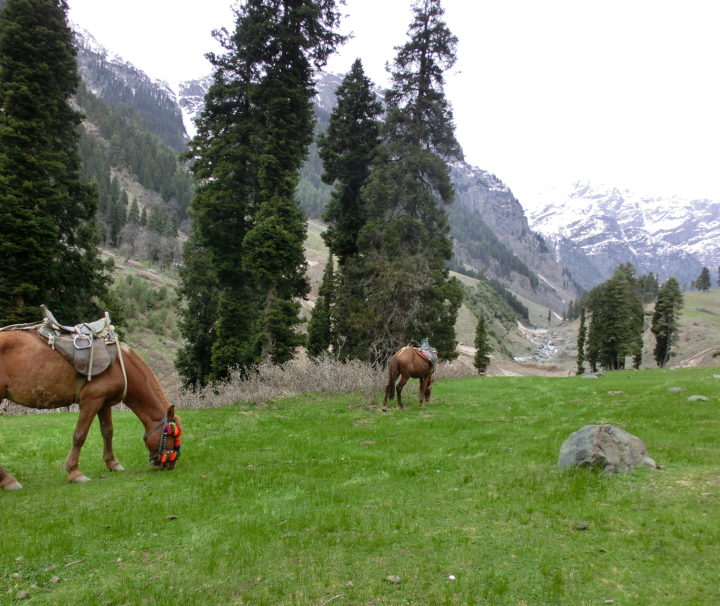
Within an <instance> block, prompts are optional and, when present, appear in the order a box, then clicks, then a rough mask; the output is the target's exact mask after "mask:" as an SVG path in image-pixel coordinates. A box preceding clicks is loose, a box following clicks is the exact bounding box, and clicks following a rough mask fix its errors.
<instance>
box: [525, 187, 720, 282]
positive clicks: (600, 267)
mask: <svg viewBox="0 0 720 606" xmlns="http://www.w3.org/2000/svg"><path fill="white" fill-rule="evenodd" d="M525 212H526V214H527V218H528V221H529V223H530V227H531V228H532V229H533V230H535V231H537V232H539V233H541V234H542V235H543V236H544V237H545V240H546V241H547V242H548V243H549V245H550V246H551V248H552V250H553V252H554V255H555V258H556V259H557V260H558V261H559V262H560V263H561V264H562V265H563V266H565V267H567V268H568V271H569V272H570V273H571V274H572V275H573V277H574V278H575V280H576V281H577V282H578V283H579V284H580V285H581V286H582V287H583V288H585V289H589V288H592V287H593V286H595V285H596V284H598V283H600V282H602V281H603V280H606V279H607V278H608V277H609V276H610V275H611V274H612V272H613V270H614V269H615V267H617V265H618V264H620V263H625V262H630V263H632V264H633V265H634V266H635V267H636V268H637V270H638V274H645V273H648V272H653V273H655V274H658V275H659V278H660V280H661V281H664V280H665V279H666V278H668V277H669V276H675V278H677V279H678V281H679V282H680V283H681V285H683V286H684V287H689V285H690V283H691V282H692V281H693V280H695V279H696V278H697V277H698V275H699V274H700V270H701V269H702V267H703V266H705V267H708V268H710V269H711V270H712V271H713V273H714V270H715V269H716V268H717V267H718V264H720V201H713V200H690V199H683V198H680V197H678V196H673V197H658V196H641V195H637V194H635V193H633V192H630V191H628V190H619V189H617V188H613V187H607V186H594V185H590V184H589V183H583V182H577V183H574V184H573V185H571V186H569V187H567V188H562V189H561V188H556V189H552V190H547V191H545V192H543V193H541V194H539V195H538V197H537V199H535V200H531V201H527V202H526V207H525Z"/></svg>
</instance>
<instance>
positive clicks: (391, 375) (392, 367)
mask: <svg viewBox="0 0 720 606" xmlns="http://www.w3.org/2000/svg"><path fill="white" fill-rule="evenodd" d="M398 373H399V370H398V361H397V357H396V356H392V357H391V358H390V362H389V363H388V384H387V387H385V396H386V397H387V398H388V399H389V400H392V399H393V398H394V397H395V381H397V378H398Z"/></svg>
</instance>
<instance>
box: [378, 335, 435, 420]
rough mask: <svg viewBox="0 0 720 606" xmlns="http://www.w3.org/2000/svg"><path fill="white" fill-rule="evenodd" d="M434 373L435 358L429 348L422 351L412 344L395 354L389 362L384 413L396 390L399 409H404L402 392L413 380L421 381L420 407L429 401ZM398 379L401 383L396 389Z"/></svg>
mask: <svg viewBox="0 0 720 606" xmlns="http://www.w3.org/2000/svg"><path fill="white" fill-rule="evenodd" d="M434 372H435V356H434V353H433V350H430V349H429V347H428V348H427V349H425V348H422V349H421V348H420V347H416V346H415V345H414V344H411V345H406V346H405V347H403V348H402V349H400V350H399V351H397V352H396V353H394V354H393V355H392V356H391V357H390V360H389V362H388V384H387V386H386V387H385V399H384V400H383V407H382V409H383V412H384V411H386V410H387V401H388V399H390V400H392V399H393V397H394V395H395V390H396V389H397V399H398V407H400V408H403V403H402V390H403V387H405V383H407V382H408V379H411V378H412V379H419V380H420V401H419V404H420V406H422V405H423V404H424V403H425V402H427V401H429V400H430V393H431V392H432V381H433V374H434ZM398 377H400V381H399V382H398V384H397V387H396V386H395V382H396V381H397V379H398Z"/></svg>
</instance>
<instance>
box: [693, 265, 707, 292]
mask: <svg viewBox="0 0 720 606" xmlns="http://www.w3.org/2000/svg"><path fill="white" fill-rule="evenodd" d="M710 286H711V283H710V270H709V269H708V268H707V267H703V268H702V270H701V271H700V275H699V276H698V277H697V279H696V280H695V288H697V289H698V290H701V291H708V290H710Z"/></svg>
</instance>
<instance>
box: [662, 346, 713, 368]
mask: <svg viewBox="0 0 720 606" xmlns="http://www.w3.org/2000/svg"><path fill="white" fill-rule="evenodd" d="M717 350H718V348H717V347H708V348H707V349H703V350H702V351H701V352H698V353H696V354H695V355H693V356H690V357H689V358H685V359H684V360H681V361H680V362H678V363H677V364H674V365H673V366H676V367H678V368H691V367H693V366H703V363H704V362H705V357H706V356H708V355H710V354H711V353H713V352H714V351H717Z"/></svg>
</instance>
